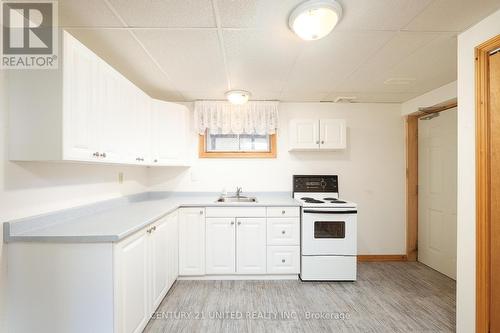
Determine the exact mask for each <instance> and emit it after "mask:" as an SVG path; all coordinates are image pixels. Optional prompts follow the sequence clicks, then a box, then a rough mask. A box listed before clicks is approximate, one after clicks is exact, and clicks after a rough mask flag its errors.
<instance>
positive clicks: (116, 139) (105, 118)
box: [98, 61, 126, 163]
mask: <svg viewBox="0 0 500 333" xmlns="http://www.w3.org/2000/svg"><path fill="white" fill-rule="evenodd" d="M99 77H100V80H99V84H100V85H101V87H100V89H99V105H100V107H99V108H98V112H99V115H98V119H99V125H100V126H99V135H98V139H99V152H100V153H101V160H102V161H104V162H113V163H118V162H121V161H122V156H121V152H122V151H124V150H125V149H126V148H125V147H124V146H125V144H124V143H123V140H122V139H123V136H124V133H123V132H124V120H123V109H122V108H121V94H120V88H121V87H120V76H119V75H118V73H117V72H116V71H115V70H114V69H113V68H112V67H111V66H109V65H108V64H106V63H105V62H104V61H101V65H100V70H99Z"/></svg>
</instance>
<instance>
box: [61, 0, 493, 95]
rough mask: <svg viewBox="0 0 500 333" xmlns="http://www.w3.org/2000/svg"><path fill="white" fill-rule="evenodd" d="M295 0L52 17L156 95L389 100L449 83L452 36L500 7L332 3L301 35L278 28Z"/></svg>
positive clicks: (77, 7)
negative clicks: (337, 14)
mask: <svg viewBox="0 0 500 333" xmlns="http://www.w3.org/2000/svg"><path fill="white" fill-rule="evenodd" d="M301 2H302V0H86V1H82V0H59V14H60V15H59V16H60V18H59V23H60V25H61V26H63V27H65V28H68V30H69V31H70V32H71V33H72V34H74V35H75V36H76V37H77V38H79V39H80V40H81V41H82V42H83V43H84V44H86V45H87V46H89V47H90V48H91V49H93V50H94V51H95V52H96V53H97V54H99V55H100V56H102V57H103V58H104V59H105V60H106V61H108V62H109V63H110V64H111V65H113V66H114V67H115V68H116V69H118V70H119V71H120V72H122V73H123V74H124V75H125V76H127V77H128V78H129V79H130V80H132V81H133V82H135V83H136V84H137V85H138V86H140V87H141V88H142V89H144V90H145V91H146V92H148V93H149V94H150V95H151V96H153V97H156V98H162V99H167V100H175V101H190V100H196V99H223V98H224V92H225V91H227V90H228V89H231V88H232V89H245V90H249V91H250V92H251V93H252V99H254V100H281V101H328V100H335V98H337V97H339V96H354V97H357V101H359V102H395V103H397V102H403V101H406V100H408V99H410V98H413V97H415V96H418V95H420V94H422V93H425V92H427V91H429V90H432V89H434V88H437V87H439V86H441V85H444V84H446V83H449V82H451V81H453V80H456V75H457V73H456V65H457V59H456V58H457V55H456V53H457V52H456V47H457V39H456V36H457V34H458V33H459V32H461V31H463V30H465V29H466V28H468V27H469V26H471V25H473V24H474V23H476V22H478V21H479V20H481V19H482V18H484V17H486V16H487V15H489V14H490V13H492V12H494V11H496V10H498V9H499V8H500V0H339V2H341V3H342V7H343V9H344V17H343V18H342V20H341V22H340V23H339V25H338V26H337V27H336V29H335V30H334V32H333V33H331V34H330V35H329V36H327V37H326V38H324V39H321V40H318V41H312V42H305V41H302V40H300V39H299V38H298V37H296V36H295V35H294V34H293V33H292V32H291V31H290V30H289V29H288V27H287V19H288V15H289V13H290V12H291V11H292V9H293V8H294V7H295V6H297V4H299V3H301ZM391 79H392V80H391ZM401 79H403V82H401ZM387 80H389V82H391V81H395V82H393V83H392V84H387V83H386V81H387Z"/></svg>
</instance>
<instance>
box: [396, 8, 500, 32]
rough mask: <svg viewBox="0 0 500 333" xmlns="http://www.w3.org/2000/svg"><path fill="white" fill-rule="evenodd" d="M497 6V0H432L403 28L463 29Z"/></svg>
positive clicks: (418, 29)
mask: <svg viewBox="0 0 500 333" xmlns="http://www.w3.org/2000/svg"><path fill="white" fill-rule="evenodd" d="M499 8H500V1H499V0H434V1H433V2H432V3H431V4H430V5H429V6H428V7H427V8H426V9H425V10H424V11H423V12H422V13H420V15H418V16H417V17H415V19H414V20H413V21H412V22H411V23H410V24H408V25H407V26H406V27H405V30H413V31H456V32H459V31H464V30H466V29H467V28H468V27H470V26H471V25H473V24H475V23H476V22H478V21H480V20H481V19H482V18H484V17H486V16H488V15H489V14H491V13H493V12H494V11H496V10H498V9H499Z"/></svg>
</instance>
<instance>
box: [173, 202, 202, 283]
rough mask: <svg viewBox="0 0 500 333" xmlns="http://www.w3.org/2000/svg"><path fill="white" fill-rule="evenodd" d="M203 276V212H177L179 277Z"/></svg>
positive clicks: (187, 209)
mask: <svg viewBox="0 0 500 333" xmlns="http://www.w3.org/2000/svg"><path fill="white" fill-rule="evenodd" d="M204 274H205V210H204V209H203V208H182V209H180V210H179V275H204Z"/></svg>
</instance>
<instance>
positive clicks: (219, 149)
mask: <svg viewBox="0 0 500 333" xmlns="http://www.w3.org/2000/svg"><path fill="white" fill-rule="evenodd" d="M199 145H200V151H199V153H200V154H199V155H200V157H202V158H211V157H215V158H224V157H250V158H251V157H254V158H255V157H257V158H258V157H262V158H275V157H276V135H275V134H273V135H267V134H264V135H260V134H218V133H210V132H209V131H207V133H206V134H205V135H200V143H199Z"/></svg>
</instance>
